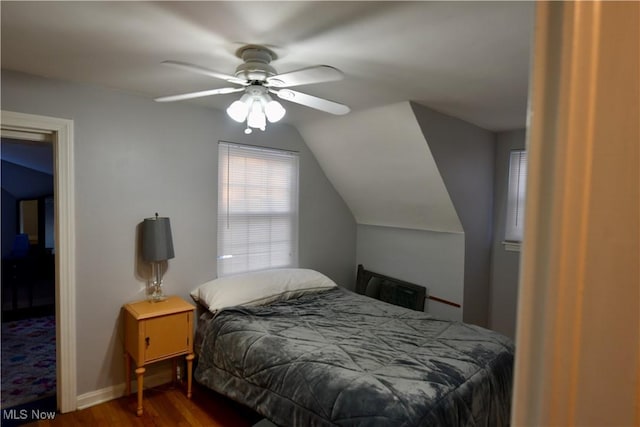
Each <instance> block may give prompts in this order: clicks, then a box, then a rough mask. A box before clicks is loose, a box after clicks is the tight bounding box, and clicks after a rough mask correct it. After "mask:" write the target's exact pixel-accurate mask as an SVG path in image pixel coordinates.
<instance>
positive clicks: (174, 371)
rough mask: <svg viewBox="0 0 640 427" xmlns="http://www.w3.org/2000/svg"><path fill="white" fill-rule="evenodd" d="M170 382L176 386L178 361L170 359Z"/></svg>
mask: <svg viewBox="0 0 640 427" xmlns="http://www.w3.org/2000/svg"><path fill="white" fill-rule="evenodd" d="M171 373H172V375H171V382H172V383H173V384H176V383H177V382H178V359H175V358H174V359H171Z"/></svg>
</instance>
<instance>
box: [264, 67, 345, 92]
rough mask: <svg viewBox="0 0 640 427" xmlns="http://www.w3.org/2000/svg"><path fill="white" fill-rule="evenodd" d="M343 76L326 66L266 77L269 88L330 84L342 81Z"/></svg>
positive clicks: (340, 72) (338, 71) (336, 70)
mask: <svg viewBox="0 0 640 427" xmlns="http://www.w3.org/2000/svg"><path fill="white" fill-rule="evenodd" d="M343 78H344V74H342V71H340V70H338V69H337V68H333V67H330V66H328V65H315V66H313V67H307V68H301V69H299V70H294V71H289V72H288V73H283V74H276V75H275V76H271V77H267V83H268V84H269V86H274V87H292V86H300V85H306V84H312V83H322V82H331V81H334V80H342V79H343Z"/></svg>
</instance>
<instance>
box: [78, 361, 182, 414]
mask: <svg viewBox="0 0 640 427" xmlns="http://www.w3.org/2000/svg"><path fill="white" fill-rule="evenodd" d="M168 382H171V369H170V368H169V369H166V370H162V371H161V372H157V373H155V374H152V375H145V376H144V386H145V388H148V387H157V386H159V385H161V384H166V383H168ZM125 388H126V387H125V384H124V383H122V384H117V385H113V386H110V387H105V388H103V389H100V390H95V391H90V392H88V393H84V394H81V395H79V396H78V398H77V408H78V410H80V409H85V408H88V407H90V406H94V405H97V404H99V403H104V402H108V401H110V400H113V399H117V398H119V397H122V396H124V392H125ZM137 388H138V382H137V381H135V380H134V381H132V383H131V391H132V392H133V393H135V391H136V390H137Z"/></svg>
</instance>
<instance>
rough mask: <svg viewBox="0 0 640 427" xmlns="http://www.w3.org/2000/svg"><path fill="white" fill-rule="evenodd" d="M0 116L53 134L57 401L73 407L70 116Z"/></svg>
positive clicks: (8, 124) (9, 123)
mask: <svg viewBox="0 0 640 427" xmlns="http://www.w3.org/2000/svg"><path fill="white" fill-rule="evenodd" d="M0 118H1V123H2V130H3V131H5V130H8V131H18V132H28V133H32V134H36V135H38V134H40V135H41V134H48V135H51V136H52V140H53V157H54V170H55V173H54V198H55V199H54V206H55V220H54V221H55V236H56V243H55V250H56V256H55V263H56V264H55V270H56V279H55V283H56V285H55V286H56V303H55V304H56V392H57V400H58V401H57V405H58V409H59V410H60V412H70V411H75V410H76V408H77V396H76V387H77V382H76V265H75V259H76V258H75V243H76V239H75V199H74V196H75V180H74V162H73V153H74V151H73V120H66V119H59V118H54V117H46V116H37V115H33V114H24V113H15V112H11V111H4V110H2V112H1V116H0Z"/></svg>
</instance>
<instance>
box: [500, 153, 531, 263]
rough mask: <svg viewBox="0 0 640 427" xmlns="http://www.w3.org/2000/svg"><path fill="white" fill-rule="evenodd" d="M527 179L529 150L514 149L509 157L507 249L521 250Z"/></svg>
mask: <svg viewBox="0 0 640 427" xmlns="http://www.w3.org/2000/svg"><path fill="white" fill-rule="evenodd" d="M526 180H527V152H526V151H525V150H514V151H512V152H511V157H510V159H509V189H508V193H507V224H506V228H505V237H504V239H505V242H504V244H505V249H507V250H520V242H521V241H522V234H523V231H524V228H523V225H524V205H525V204H524V201H525V195H526V185H525V184H526Z"/></svg>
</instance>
